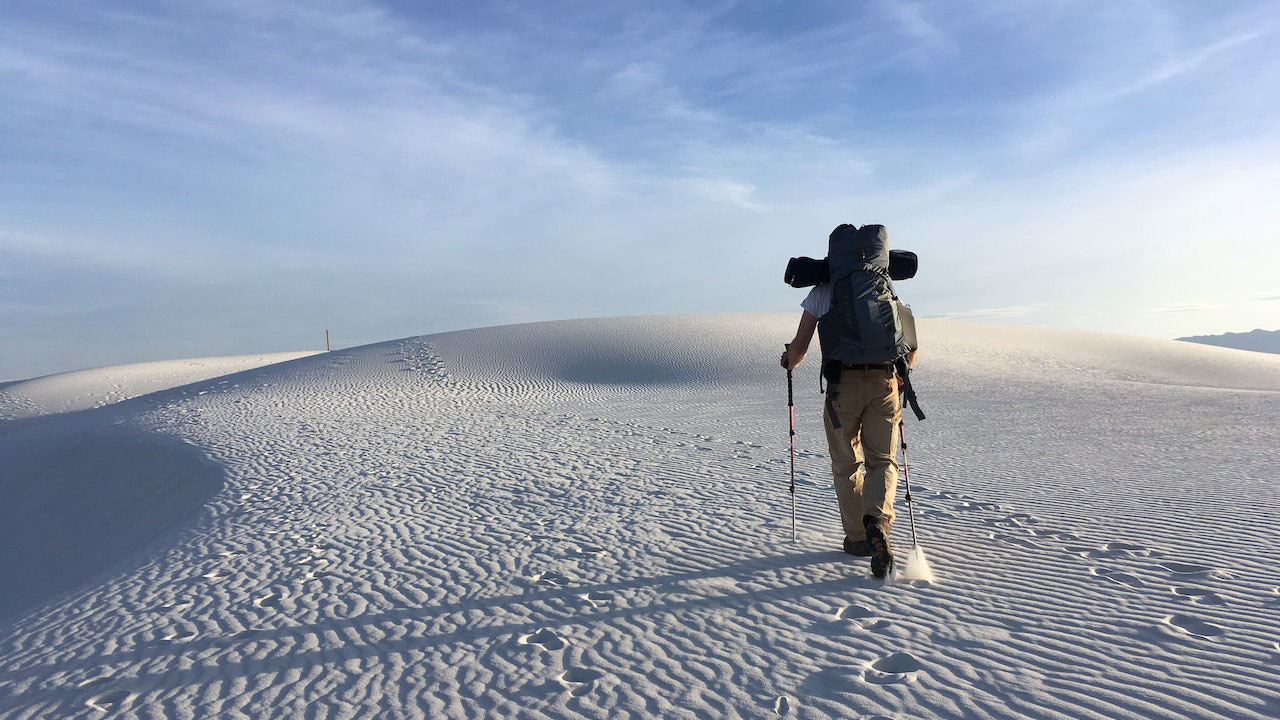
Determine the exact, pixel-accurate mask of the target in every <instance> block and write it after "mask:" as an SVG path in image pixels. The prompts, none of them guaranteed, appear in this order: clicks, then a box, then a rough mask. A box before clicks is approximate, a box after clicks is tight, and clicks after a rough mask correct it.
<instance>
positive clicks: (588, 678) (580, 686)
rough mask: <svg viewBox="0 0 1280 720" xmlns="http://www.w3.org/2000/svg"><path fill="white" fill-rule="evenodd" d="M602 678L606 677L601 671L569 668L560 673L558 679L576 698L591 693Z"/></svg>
mask: <svg viewBox="0 0 1280 720" xmlns="http://www.w3.org/2000/svg"><path fill="white" fill-rule="evenodd" d="M602 677H604V673H602V672H600V671H599V670H592V669H590V668H569V669H568V670H565V671H564V672H562V673H560V676H559V677H557V678H556V679H557V680H559V681H560V684H561V685H563V686H564V689H565V690H568V691H569V693H570V694H571V695H573V696H574V697H582V696H583V695H586V694H587V693H589V692H591V691H592V690H593V689H594V688H595V686H596V681H597V680H599V679H600V678H602Z"/></svg>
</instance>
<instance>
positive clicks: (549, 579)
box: [532, 572, 569, 587]
mask: <svg viewBox="0 0 1280 720" xmlns="http://www.w3.org/2000/svg"><path fill="white" fill-rule="evenodd" d="M532 579H533V581H534V582H535V583H537V584H538V585H550V586H551V587H563V586H565V585H568V584H569V578H567V577H565V576H564V575H561V574H560V573H554V572H544V573H538V574H537V575H534V576H533V578H532Z"/></svg>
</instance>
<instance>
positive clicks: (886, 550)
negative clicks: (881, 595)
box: [867, 520, 893, 580]
mask: <svg viewBox="0 0 1280 720" xmlns="http://www.w3.org/2000/svg"><path fill="white" fill-rule="evenodd" d="M867 544H869V545H870V546H871V574H872V575H875V576H876V578H877V579H880V580H883V579H884V578H885V577H886V576H887V575H889V574H890V573H892V572H893V548H891V547H889V538H888V536H886V535H885V534H884V531H883V530H881V529H880V523H879V522H878V521H874V520H873V521H871V522H869V523H867Z"/></svg>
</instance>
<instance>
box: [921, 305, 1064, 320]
mask: <svg viewBox="0 0 1280 720" xmlns="http://www.w3.org/2000/svg"><path fill="white" fill-rule="evenodd" d="M1045 308H1046V306H1044V305H1007V306H1004V307H991V308H975V309H973V310H961V311H958V312H949V313H941V314H935V315H927V316H925V317H931V318H940V319H946V320H1011V319H1016V318H1026V317H1030V316H1032V315H1035V314H1037V313H1040V312H1043V311H1044V310H1045Z"/></svg>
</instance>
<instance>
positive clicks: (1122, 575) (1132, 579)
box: [1091, 568, 1146, 587]
mask: <svg viewBox="0 0 1280 720" xmlns="http://www.w3.org/2000/svg"><path fill="white" fill-rule="evenodd" d="M1091 569H1092V570H1093V574H1094V575H1097V576H1098V577H1101V578H1106V579H1107V580H1110V581H1111V582H1113V583H1119V584H1121V585H1128V586H1129V587H1142V586H1144V585H1146V583H1144V582H1142V579H1141V578H1139V577H1138V576H1137V575H1134V574H1133V573H1127V572H1123V571H1120V570H1107V569H1106V568H1091Z"/></svg>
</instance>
